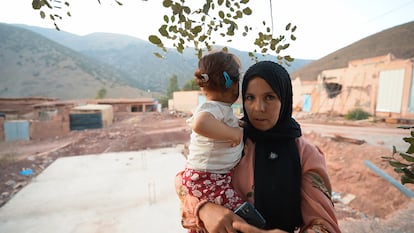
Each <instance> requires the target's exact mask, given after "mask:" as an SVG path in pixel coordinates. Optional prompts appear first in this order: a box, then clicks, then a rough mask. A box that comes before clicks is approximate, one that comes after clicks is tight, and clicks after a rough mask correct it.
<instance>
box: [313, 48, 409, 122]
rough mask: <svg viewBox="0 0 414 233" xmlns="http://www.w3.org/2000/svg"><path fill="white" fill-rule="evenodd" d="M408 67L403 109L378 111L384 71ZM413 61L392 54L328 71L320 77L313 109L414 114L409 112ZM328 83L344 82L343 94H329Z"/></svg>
mask: <svg viewBox="0 0 414 233" xmlns="http://www.w3.org/2000/svg"><path fill="white" fill-rule="evenodd" d="M398 69H404V70H405V73H404V85H403V87H404V88H403V93H395V95H401V98H402V104H401V105H402V106H401V112H399V113H389V112H381V111H377V109H376V105H377V99H378V86H379V75H380V72H381V71H388V70H398ZM412 70H413V62H412V61H411V60H410V59H407V60H401V59H395V58H394V57H393V56H392V55H391V54H388V55H385V56H380V57H374V58H369V59H361V60H355V61H351V62H349V64H348V67H346V68H340V69H332V70H324V71H322V72H321V74H320V75H319V76H318V86H317V88H315V89H314V92H313V93H312V112H314V113H327V112H335V113H338V114H346V113H347V112H348V111H350V110H352V109H354V108H361V109H363V110H364V111H367V112H369V113H370V114H371V115H375V116H384V117H400V118H403V117H408V118H410V117H414V113H412V112H409V109H408V108H409V103H410V93H411V80H412V72H413V71H412ZM324 82H325V83H330V84H333V83H336V84H340V85H342V90H341V93H340V94H339V95H337V96H336V97H334V98H329V97H328V92H327V91H326V89H325V88H324Z"/></svg>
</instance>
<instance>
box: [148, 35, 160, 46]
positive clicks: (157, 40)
mask: <svg viewBox="0 0 414 233" xmlns="http://www.w3.org/2000/svg"><path fill="white" fill-rule="evenodd" d="M148 40H149V41H150V42H151V43H153V44H155V45H162V42H161V40H160V38H158V36H156V35H150V36H149V37H148Z"/></svg>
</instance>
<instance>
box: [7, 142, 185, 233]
mask: <svg viewBox="0 0 414 233" xmlns="http://www.w3.org/2000/svg"><path fill="white" fill-rule="evenodd" d="M184 160H185V159H184V157H183V156H182V155H181V154H180V152H179V150H178V149H176V148H165V149H157V150H146V151H138V152H123V153H108V154H99V155H84V156H75V157H66V158H60V159H57V160H56V161H55V162H54V163H52V164H51V165H50V166H49V167H48V168H47V169H45V170H44V171H43V172H42V173H41V174H39V175H38V176H37V177H36V178H34V179H33V180H32V182H31V183H30V184H29V185H27V186H26V187H25V188H23V189H22V190H21V191H20V192H19V193H17V194H16V195H15V196H14V197H13V198H12V199H11V200H10V201H9V202H8V203H7V204H5V205H4V206H3V207H2V208H1V209H0V232H1V233H6V232H7V233H23V232H24V233H32V232H33V233H57V232H59V233H69V232H70V233H90V232H99V233H106V232H108V233H117V232H120V233H121V232H122V233H128V232H131V233H132V232H133V233H137V232H177V233H180V232H186V230H185V229H183V228H182V227H181V224H180V216H179V203H178V198H177V196H176V195H175V191H174V176H175V174H176V173H177V172H178V171H179V170H180V169H182V168H183V166H184Z"/></svg>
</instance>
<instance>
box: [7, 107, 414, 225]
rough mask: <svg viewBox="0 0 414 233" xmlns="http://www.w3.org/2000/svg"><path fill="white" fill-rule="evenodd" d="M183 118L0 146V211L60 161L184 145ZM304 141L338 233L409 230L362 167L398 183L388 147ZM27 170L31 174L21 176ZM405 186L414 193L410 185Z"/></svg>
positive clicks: (120, 119) (137, 117) (150, 117)
mask: <svg viewBox="0 0 414 233" xmlns="http://www.w3.org/2000/svg"><path fill="white" fill-rule="evenodd" d="M185 119H186V116H183V115H178V114H170V113H134V114H125V115H117V116H116V117H115V122H114V124H112V125H111V126H109V127H106V128H104V129H93V130H84V131H71V132H70V133H69V134H68V135H65V136H63V137H59V138H53V139H48V140H42V141H33V140H32V141H18V142H0V207H1V206H2V205H4V204H5V203H6V202H7V201H8V200H10V199H11V198H12V197H13V195H14V194H16V193H17V192H18V191H19V190H21V189H22V188H23V187H24V186H25V185H27V184H28V183H29V182H30V180H31V179H32V178H33V177H34V176H36V175H37V174H39V173H41V171H42V170H44V169H45V168H46V167H47V166H48V165H50V164H51V163H52V162H53V161H54V160H56V159H57V158H59V157H64V156H75V155H86V154H99V153H105V152H120V151H137V150H143V149H147V148H160V147H167V146H175V145H177V144H185V143H187V142H188V140H189V135H190V131H189V128H188V127H187V125H186V123H185ZM299 122H300V120H299ZM304 137H305V138H307V139H308V140H310V141H312V142H313V143H315V144H316V145H317V146H319V147H320V148H321V150H322V151H323V152H324V153H325V156H326V161H327V166H328V172H329V175H330V178H331V183H332V186H333V191H334V197H335V200H336V203H335V207H336V210H337V216H338V219H339V220H340V223H341V226H342V228H341V229H343V232H358V231H355V229H353V227H355V226H359V228H360V229H361V228H367V229H368V230H366V231H360V232H381V231H380V230H379V229H383V230H384V231H383V232H387V231H388V230H389V229H395V228H393V227H395V226H396V225H398V226H400V228H399V229H398V230H397V231H399V232H410V229H413V224H412V223H411V225H408V226H402V227H401V221H404V220H403V219H404V218H403V217H401V216H410V218H407V220H408V221H406V222H411V220H412V217H413V215H414V207H413V206H414V202H413V201H412V200H410V199H409V198H407V197H406V196H404V195H403V194H402V193H401V192H400V191H399V190H398V189H397V188H395V187H394V186H392V185H391V184H390V183H388V182H387V181H385V180H384V179H382V178H381V177H379V176H378V175H377V174H375V173H374V172H373V171H371V170H370V169H369V168H368V167H367V166H366V165H365V164H364V161H365V160H369V161H371V162H372V163H374V164H375V165H376V166H377V167H379V168H380V169H382V170H383V171H385V172H387V173H388V174H389V175H391V176H393V177H394V178H396V179H398V176H397V175H396V174H395V172H394V171H393V169H392V167H390V166H389V165H388V164H387V163H386V162H384V161H383V160H382V159H381V156H388V155H390V154H391V150H390V149H387V148H386V147H381V146H374V145H369V144H361V145H358V144H353V143H349V142H339V141H334V140H332V138H327V137H322V136H320V135H319V134H317V133H309V134H306V135H304ZM28 168H30V169H31V170H32V171H33V174H31V175H27V176H25V175H22V174H20V172H21V171H22V170H24V169H28ZM406 187H407V188H409V189H411V190H412V191H414V187H413V186H411V187H410V186H406ZM401 211H405V212H403V214H402V212H401ZM409 219H411V220H409ZM350 223H352V224H350ZM391 225H392V226H391ZM372 228H374V229H376V230H373V229H372ZM405 228H406V229H405ZM387 229H388V230H387ZM405 230H407V231H405ZM388 232H389V231H388Z"/></svg>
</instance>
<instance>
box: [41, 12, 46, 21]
mask: <svg viewBox="0 0 414 233" xmlns="http://www.w3.org/2000/svg"><path fill="white" fill-rule="evenodd" d="M40 17H41V18H42V19H44V18H45V17H46V14H45V12H44V11H40Z"/></svg>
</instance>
